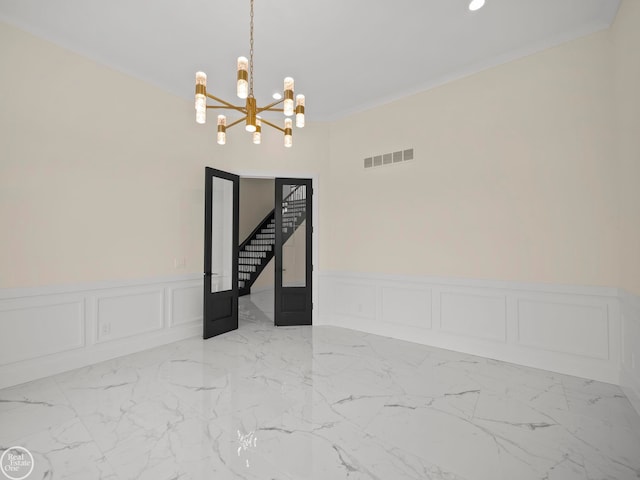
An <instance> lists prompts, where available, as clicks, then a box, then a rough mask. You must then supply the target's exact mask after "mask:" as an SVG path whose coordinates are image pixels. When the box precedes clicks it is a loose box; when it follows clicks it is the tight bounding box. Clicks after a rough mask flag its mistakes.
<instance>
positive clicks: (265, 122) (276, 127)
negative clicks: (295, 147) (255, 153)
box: [261, 118, 285, 133]
mask: <svg viewBox="0 0 640 480" xmlns="http://www.w3.org/2000/svg"><path fill="white" fill-rule="evenodd" d="M261 121H262V123H264V124H265V125H269V126H270V127H273V128H275V129H276V130H280V131H281V132H282V133H285V132H284V128H280V127H279V126H277V125H274V124H273V123H271V122H268V121H267V120H265V119H264V118H263V119H262V120H261Z"/></svg>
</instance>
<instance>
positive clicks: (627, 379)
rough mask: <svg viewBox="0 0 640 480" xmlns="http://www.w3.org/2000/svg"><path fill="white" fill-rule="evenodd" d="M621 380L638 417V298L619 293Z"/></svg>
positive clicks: (639, 368)
mask: <svg viewBox="0 0 640 480" xmlns="http://www.w3.org/2000/svg"><path fill="white" fill-rule="evenodd" d="M620 300H621V317H622V378H621V385H622V388H623V389H624V392H625V394H626V395H627V397H628V398H629V401H630V402H631V404H632V405H633V406H634V408H635V409H636V411H637V412H638V415H640V296H638V295H634V294H632V293H629V292H626V291H624V290H623V291H621V292H620Z"/></svg>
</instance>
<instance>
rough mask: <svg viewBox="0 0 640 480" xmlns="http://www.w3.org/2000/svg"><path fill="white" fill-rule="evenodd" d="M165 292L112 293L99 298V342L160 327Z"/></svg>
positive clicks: (162, 317) (157, 290)
mask: <svg viewBox="0 0 640 480" xmlns="http://www.w3.org/2000/svg"><path fill="white" fill-rule="evenodd" d="M163 302H164V292H163V289H162V288H159V289H158V288H156V289H153V290H150V291H141V292H136V293H132V292H126V293H124V292H123V293H109V294H107V295H105V296H98V297H97V299H96V304H97V305H96V313H97V319H96V320H97V328H96V332H97V334H98V336H97V342H105V341H110V340H117V339H119V338H125V337H131V336H134V335H139V334H141V333H147V332H152V331H154V330H160V329H161V328H162V327H163V322H164V304H163Z"/></svg>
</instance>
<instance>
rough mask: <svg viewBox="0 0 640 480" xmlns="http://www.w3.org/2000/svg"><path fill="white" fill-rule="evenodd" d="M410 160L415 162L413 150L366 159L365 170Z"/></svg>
mask: <svg viewBox="0 0 640 480" xmlns="http://www.w3.org/2000/svg"><path fill="white" fill-rule="evenodd" d="M409 160H413V148H409V149H407V150H399V151H397V152H393V153H383V154H382V155H372V156H371V157H367V158H365V159H364V168H374V167H382V166H387V165H395V164H396V163H401V162H408V161H409Z"/></svg>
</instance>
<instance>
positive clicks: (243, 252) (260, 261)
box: [238, 185, 307, 296]
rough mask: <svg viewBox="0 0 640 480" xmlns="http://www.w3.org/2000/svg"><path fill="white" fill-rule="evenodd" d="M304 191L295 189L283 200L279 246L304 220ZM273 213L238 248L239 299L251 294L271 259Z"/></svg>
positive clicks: (272, 252) (301, 187)
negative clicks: (281, 237)
mask: <svg viewBox="0 0 640 480" xmlns="http://www.w3.org/2000/svg"><path fill="white" fill-rule="evenodd" d="M306 201H307V195H306V187H305V186H304V185H299V186H297V187H296V188H295V189H294V190H292V191H291V193H290V194H289V195H287V196H286V197H285V198H284V199H283V200H282V234H283V239H282V244H283V245H284V244H285V243H286V242H287V240H288V239H289V238H290V237H291V235H293V233H294V232H295V231H296V230H297V228H298V227H299V226H300V225H301V224H302V222H304V220H305V219H306V218H307V215H306ZM275 215H276V211H275V209H274V210H271V212H269V213H268V214H267V216H266V217H264V219H263V220H262V221H261V222H260V223H259V224H258V226H257V227H256V228H255V229H254V230H253V232H251V234H250V235H249V236H248V237H247V239H246V240H245V241H244V242H242V243H241V244H240V249H239V250H240V253H239V258H238V270H239V271H238V290H239V295H240V296H243V295H248V294H249V293H251V285H253V283H254V282H255V281H256V279H257V278H258V277H259V276H260V274H261V273H262V270H264V268H265V267H266V266H267V264H268V263H269V261H270V260H271V259H272V258H273V255H274V249H275V243H276V225H275V224H276V219H275Z"/></svg>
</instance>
